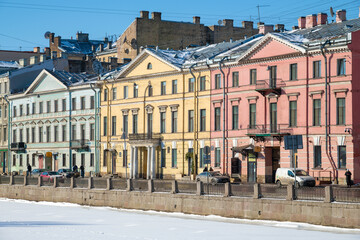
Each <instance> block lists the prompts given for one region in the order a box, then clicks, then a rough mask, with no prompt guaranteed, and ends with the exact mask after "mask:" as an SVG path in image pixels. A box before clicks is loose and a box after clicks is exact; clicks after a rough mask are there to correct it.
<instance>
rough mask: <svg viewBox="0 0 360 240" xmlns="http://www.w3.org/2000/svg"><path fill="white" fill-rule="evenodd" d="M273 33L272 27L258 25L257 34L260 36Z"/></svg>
mask: <svg viewBox="0 0 360 240" xmlns="http://www.w3.org/2000/svg"><path fill="white" fill-rule="evenodd" d="M273 31H274V25H260V26H259V33H260V34H261V33H262V34H264V35H265V34H267V33H269V32H273Z"/></svg>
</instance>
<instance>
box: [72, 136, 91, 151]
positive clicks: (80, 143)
mask: <svg viewBox="0 0 360 240" xmlns="http://www.w3.org/2000/svg"><path fill="white" fill-rule="evenodd" d="M89 147H90V140H88V139H77V140H71V147H70V148H71V149H73V150H77V151H79V150H88V149H89Z"/></svg>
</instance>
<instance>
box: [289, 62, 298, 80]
mask: <svg viewBox="0 0 360 240" xmlns="http://www.w3.org/2000/svg"><path fill="white" fill-rule="evenodd" d="M290 80H297V64H296V63H294V64H290Z"/></svg>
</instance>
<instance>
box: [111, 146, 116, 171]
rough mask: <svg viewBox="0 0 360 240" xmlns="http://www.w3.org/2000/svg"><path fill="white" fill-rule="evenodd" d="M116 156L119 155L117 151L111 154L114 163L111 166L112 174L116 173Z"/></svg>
mask: <svg viewBox="0 0 360 240" xmlns="http://www.w3.org/2000/svg"><path fill="white" fill-rule="evenodd" d="M116 155H117V152H116V151H114V152H112V153H111V162H112V164H111V166H112V168H111V173H112V174H115V173H116Z"/></svg>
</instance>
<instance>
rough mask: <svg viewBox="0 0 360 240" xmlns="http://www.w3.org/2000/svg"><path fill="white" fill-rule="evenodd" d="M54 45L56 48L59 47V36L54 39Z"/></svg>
mask: <svg viewBox="0 0 360 240" xmlns="http://www.w3.org/2000/svg"><path fill="white" fill-rule="evenodd" d="M54 44H55V46H57V47H59V46H61V36H57V37H55V38H54Z"/></svg>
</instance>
